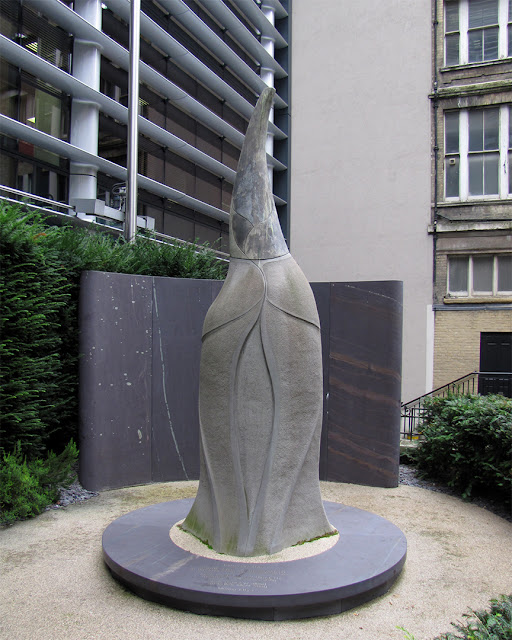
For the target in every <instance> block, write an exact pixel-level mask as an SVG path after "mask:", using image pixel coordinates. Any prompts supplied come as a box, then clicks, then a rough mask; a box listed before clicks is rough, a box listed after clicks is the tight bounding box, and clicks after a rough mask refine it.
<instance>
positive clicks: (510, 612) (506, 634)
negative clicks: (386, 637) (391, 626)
mask: <svg viewBox="0 0 512 640" xmlns="http://www.w3.org/2000/svg"><path fill="white" fill-rule="evenodd" d="M463 617H464V618H466V619H467V623H466V624H463V623H460V622H459V623H455V622H452V627H454V628H455V629H456V631H458V632H459V633H461V634H462V635H455V634H453V633H450V632H448V633H443V634H442V635H440V636H436V637H435V638H434V640H512V595H508V596H506V595H501V596H500V597H499V598H495V599H493V600H491V603H490V611H473V610H472V609H470V612H469V613H464V614H463ZM397 629H400V631H403V632H404V633H405V635H404V639H405V640H415V639H414V636H413V635H412V633H410V632H409V631H407V629H404V628H403V627H397Z"/></svg>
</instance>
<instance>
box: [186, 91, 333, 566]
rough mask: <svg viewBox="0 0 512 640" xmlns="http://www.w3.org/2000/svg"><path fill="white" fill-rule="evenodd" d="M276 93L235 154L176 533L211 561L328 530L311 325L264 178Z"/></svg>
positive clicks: (314, 327)
mask: <svg viewBox="0 0 512 640" xmlns="http://www.w3.org/2000/svg"><path fill="white" fill-rule="evenodd" d="M274 93H275V92H274V90H273V89H266V90H264V92H263V93H262V95H261V97H260V99H259V101H258V104H257V105H256V108H255V111H254V114H253V116H252V118H251V121H250V123H249V126H248V129H247V134H246V137H245V141H244V146H243V148H242V152H241V154H240V161H239V165H238V172H237V177H236V181H235V186H234V190H233V198H232V204H231V219H230V253H231V261H230V266H229V272H228V276H227V278H226V281H225V283H224V285H223V287H222V289H221V291H220V293H219V295H218V297H217V298H216V300H215V301H214V303H213V304H212V306H211V307H210V309H209V311H208V314H207V316H206V318H205V322H204V327H203V346H202V354H201V371H200V387H199V417H200V427H201V437H200V446H201V453H200V456H201V472H200V481H199V489H198V493H197V496H196V499H195V502H194V505H193V507H192V509H191V511H190V513H189V514H188V516H187V518H186V519H185V522H184V523H183V528H184V529H185V530H187V531H189V532H191V533H193V534H194V535H196V536H197V537H198V538H200V539H201V540H203V541H205V542H208V543H209V544H210V545H211V546H212V547H213V548H214V549H215V550H216V551H219V552H221V553H227V554H231V555H239V556H252V555H262V554H269V553H275V552H277V551H280V550H281V549H283V548H284V547H287V546H291V545H293V544H296V543H298V542H301V541H304V540H310V539H313V538H317V537H320V536H322V535H326V534H328V533H330V532H331V531H332V527H331V526H330V524H329V522H328V521H327V518H326V515H325V511H324V508H323V504H322V500H321V496H320V487H319V481H318V459H319V448H320V432H321V423H322V403H323V391H322V356H321V342H320V325H319V320H318V313H317V309H316V305H315V301H314V297H313V293H312V291H311V288H310V286H309V283H308V282H307V280H306V278H305V276H304V274H303V273H302V271H301V270H300V268H299V267H298V265H297V263H296V262H295V261H294V259H293V258H292V256H291V255H290V253H289V252H288V248H287V246H286V242H285V240H284V237H283V234H282V231H281V227H280V225H279V220H278V217H277V212H276V209H275V205H274V201H273V197H272V193H271V190H270V185H269V181H268V174H267V163H266V153H265V138H266V131H267V123H268V114H269V111H270V107H271V105H272V99H273V96H274Z"/></svg>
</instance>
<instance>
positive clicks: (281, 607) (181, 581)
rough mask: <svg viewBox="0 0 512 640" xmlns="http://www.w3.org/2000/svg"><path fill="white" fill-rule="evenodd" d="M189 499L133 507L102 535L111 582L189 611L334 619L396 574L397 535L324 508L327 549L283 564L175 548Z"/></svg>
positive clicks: (357, 512)
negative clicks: (332, 530) (329, 532)
mask: <svg viewBox="0 0 512 640" xmlns="http://www.w3.org/2000/svg"><path fill="white" fill-rule="evenodd" d="M192 503H193V499H192V498H188V499H185V500H176V501H173V502H163V503H160V504H155V505H152V506H150V507H145V508H143V509H137V510H136V511H132V512H131V513H128V514H127V515H125V516H122V517H120V518H118V519H117V520H114V522H112V524H110V525H109V526H108V527H107V528H106V529H105V531H104V533H103V558H104V560H105V563H106V564H107V566H108V568H109V569H110V571H111V572H112V574H113V575H114V577H115V578H116V579H117V580H119V581H120V582H122V583H123V584H124V585H125V586H126V587H128V588H129V589H130V590H131V591H134V592H135V593H136V594H138V595H140V596H142V597H143V598H146V599H148V600H153V601H155V602H160V603H162V604H166V605H169V606H171V607H174V608H176V609H184V610H185V611H192V612H194V613H202V614H208V615H225V616H232V617H236V618H250V619H257V620H288V619H292V618H309V617H313V616H323V615H332V614H336V613H341V612H343V611H346V610H347V609H350V608H352V607H355V606H358V605H360V604H362V603H363V602H367V601H368V600H371V599H373V598H376V597H377V596H380V595H382V594H383V593H385V592H386V591H387V590H388V589H389V587H390V586H391V584H392V583H393V581H394V580H395V579H396V577H397V576H398V574H399V573H400V571H401V569H402V567H403V565H404V562H405V556H406V551H407V542H406V539H405V536H404V534H403V533H402V532H401V531H400V529H398V527H396V526H395V525H394V524H392V523H391V522H389V521H388V520H385V519H384V518H381V517H380V516H377V515H375V514H373V513H369V512H368V511H363V510H361V509H356V508H355V507H347V506H345V505H342V504H337V503H334V502H324V507H325V511H326V513H327V517H328V519H329V522H330V523H331V524H332V525H333V526H334V527H336V529H337V530H338V531H339V533H340V535H339V539H338V541H337V542H336V544H335V545H334V546H332V547H331V548H330V549H328V550H327V551H323V552H321V553H319V554H318V555H314V556H310V557H308V558H301V559H299V560H292V561H288V562H272V563H254V562H240V561H239V560H238V561H237V562H230V561H229V556H225V558H226V560H217V559H212V558H207V557H204V556H202V555H196V554H194V553H191V552H189V551H186V550H185V549H182V548H181V547H179V546H177V545H176V544H175V543H174V542H173V541H172V540H171V538H170V536H169V531H170V529H171V527H172V526H173V525H174V524H175V523H176V522H178V521H179V520H182V519H183V518H184V517H185V516H186V515H187V514H188V512H189V510H190V508H191V506H192Z"/></svg>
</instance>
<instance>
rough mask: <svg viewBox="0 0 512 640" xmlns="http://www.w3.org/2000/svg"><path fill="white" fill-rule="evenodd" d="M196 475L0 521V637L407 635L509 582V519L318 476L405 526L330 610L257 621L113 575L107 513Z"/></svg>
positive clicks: (172, 491)
mask: <svg viewBox="0 0 512 640" xmlns="http://www.w3.org/2000/svg"><path fill="white" fill-rule="evenodd" d="M196 488H197V483H195V482H177V483H164V484H157V485H148V486H142V487H131V488H126V489H119V490H115V491H106V492H103V493H101V494H100V495H99V496H98V497H96V498H91V499H90V500H88V501H86V502H84V503H80V504H74V505H70V506H69V507H66V508H64V509H60V510H52V511H48V512H46V513H44V514H42V515H41V516H39V517H38V518H36V519H34V520H29V521H26V522H20V523H17V524H15V525H14V526H12V527H7V528H3V529H0V593H1V595H0V638H6V639H9V640H36V639H37V640H125V639H127V640H177V639H179V640H211V639H216V638H219V640H220V639H222V640H224V639H226V640H231V639H233V640H244V639H251V640H253V639H254V640H264V639H265V638H269V639H272V640H324V639H329V638H332V639H333V640H388V639H390V640H395V639H396V640H401V639H403V638H404V633H403V632H402V631H400V630H398V629H397V627H398V626H400V627H404V628H405V629H407V630H408V631H409V632H410V633H411V634H413V635H414V637H415V639H416V640H430V639H431V638H433V637H434V636H435V635H437V634H439V633H441V632H445V631H449V630H450V622H452V621H456V620H461V619H462V614H463V613H464V612H466V611H467V608H468V607H471V608H474V609H476V608H483V607H486V606H487V604H488V601H489V599H490V598H492V597H496V596H498V595H499V594H501V593H512V571H511V568H510V558H512V524H511V523H509V522H507V521H506V520H503V519H502V518H499V517H498V516H496V515H493V514H492V513H490V512H488V511H486V510H484V509H482V508H480V507H477V506H474V505H471V504H467V503H465V502H463V501H462V500H460V499H458V498H454V497H453V496H449V495H445V494H442V493H435V492H432V491H427V490H425V489H420V488H417V487H410V486H404V485H401V486H400V487H398V488H396V489H379V488H372V487H361V486H357V485H343V484H335V483H326V482H323V483H322V492H323V497H324V499H326V500H332V501H333V502H342V503H344V504H347V505H349V506H354V507H358V508H360V509H365V510H367V511H372V512H374V513H376V514H378V515H380V516H383V517H384V518H387V519H388V520H390V521H391V522H393V523H394V524H396V525H397V526H398V527H400V529H402V531H403V532H404V533H405V535H406V537H407V541H408V555H407V560H406V564H405V568H404V570H403V572H402V574H401V576H400V578H399V579H398V581H397V582H396V583H395V584H394V585H393V587H392V588H391V590H390V591H389V592H388V593H387V594H386V595H385V596H382V597H381V598H379V599H377V600H374V601H373V602H371V603H368V604H366V605H363V606H361V607H358V608H357V609H353V610H351V611H348V612H346V613H343V614H341V615H338V616H329V617H326V618H316V619H307V620H295V621H285V622H258V621H248V620H236V619H231V618H216V617H209V616H199V615H195V614H191V613H185V612H182V611H175V610H173V609H170V608H167V607H165V606H162V605H158V604H154V603H151V602H147V601H145V600H143V599H141V598H138V597H137V596H135V595H133V594H131V593H130V592H129V591H127V590H125V589H124V588H123V587H121V586H120V585H119V584H118V583H117V582H115V581H114V580H113V579H112V577H111V576H110V574H109V573H108V571H107V569H106V567H105V566H104V564H103V561H102V557H101V536H102V533H103V530H104V529H105V527H106V526H107V525H108V524H110V522H112V521H113V520H114V519H116V518H117V517H119V516H121V515H123V514H125V513H128V512H129V511H132V510H133V509H138V508H140V507H144V506H148V505H151V504H154V503H157V502H165V501H167V500H176V499H179V498H185V497H193V496H194V495H195V491H196Z"/></svg>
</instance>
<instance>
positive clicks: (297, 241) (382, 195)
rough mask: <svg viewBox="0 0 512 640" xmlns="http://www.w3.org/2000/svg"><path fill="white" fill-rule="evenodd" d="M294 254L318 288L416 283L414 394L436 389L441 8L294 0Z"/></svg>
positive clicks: (411, 340) (410, 313)
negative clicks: (435, 89)
mask: <svg viewBox="0 0 512 640" xmlns="http://www.w3.org/2000/svg"><path fill="white" fill-rule="evenodd" d="M291 24H292V37H291V42H292V47H291V58H292V59H291V69H292V74H291V95H292V101H291V162H290V171H291V188H290V210H291V212H292V214H291V218H290V222H291V230H290V243H291V244H290V245H289V246H290V249H291V252H292V254H293V257H294V258H295V259H296V260H297V262H298V263H299V264H300V266H301V268H302V270H303V271H304V273H305V275H306V277H307V278H308V280H309V281H310V282H336V281H338V282H339V281H347V280H348V281H356V280H357V281H360V280H367V281H374V280H402V281H403V282H404V358H403V374H404V375H403V399H404V400H411V399H412V398H415V397H417V396H419V395H421V394H423V393H425V392H426V391H430V390H431V389H432V386H431V385H432V367H433V360H432V357H433V312H432V310H431V305H432V238H431V236H429V235H428V232H427V228H428V224H429V223H430V204H431V200H430V198H431V192H430V175H431V172H430V169H431V165H430V161H431V141H430V108H431V107H430V101H429V99H428V95H429V93H430V91H431V77H432V74H431V28H432V17H431V3H430V2H405V1H404V0H387V1H386V2H382V1H381V0H365V1H364V2H347V1H344V0H338V1H333V0H316V1H315V2H294V3H293V12H292V20H291Z"/></svg>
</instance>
